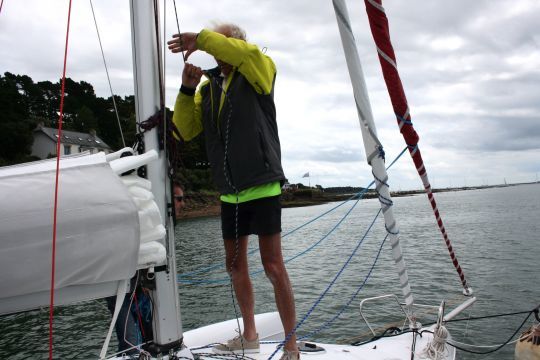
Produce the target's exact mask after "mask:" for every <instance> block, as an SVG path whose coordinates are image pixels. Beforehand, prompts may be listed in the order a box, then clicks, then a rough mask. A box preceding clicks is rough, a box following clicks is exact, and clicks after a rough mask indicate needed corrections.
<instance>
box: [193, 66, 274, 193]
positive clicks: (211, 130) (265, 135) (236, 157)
mask: <svg viewBox="0 0 540 360" xmlns="http://www.w3.org/2000/svg"><path fill="white" fill-rule="evenodd" d="M274 81H275V78H274ZM222 91H223V90H222V79H221V78H220V77H213V78H212V79H210V82H209V83H207V84H206V85H205V86H203V87H202V89H201V95H202V104H201V111H202V123H203V127H204V134H205V140H206V152H207V154H208V160H209V161H210V165H211V167H212V175H213V178H214V182H215V184H216V186H217V188H218V190H219V192H220V193H221V194H234V193H235V192H236V191H242V190H245V189H247V188H250V187H252V186H256V185H263V184H267V183H270V182H274V181H281V182H283V181H284V180H285V175H284V173H283V168H282V166H281V148H280V144H279V137H278V128H277V123H276V107H275V105H274V90H273V88H272V92H271V93H270V94H268V95H261V94H258V93H257V92H256V91H255V90H254V89H253V87H252V86H251V84H250V83H249V82H248V81H247V79H246V78H245V77H244V76H243V75H242V74H240V73H239V72H235V73H234V74H233V79H232V80H231V84H230V85H229V88H228V91H227V96H226V98H225V101H224V103H223V107H222V109H221V113H220V114H219V118H218V113H219V103H220V98H221V92H222Z"/></svg>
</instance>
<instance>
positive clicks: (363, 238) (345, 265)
mask: <svg viewBox="0 0 540 360" xmlns="http://www.w3.org/2000/svg"><path fill="white" fill-rule="evenodd" d="M381 211H382V209H379V211H377V215H375V218H374V219H373V221H372V222H371V224H370V225H369V227H368V229H367V230H366V232H365V233H364V236H362V238H361V239H360V241H359V242H358V244H356V247H355V248H354V250H353V252H352V253H351V255H349V258H348V259H347V261H345V264H343V266H342V267H341V269H340V270H339V271H338V273H337V274H336V275H335V276H334V278H333V279H332V281H331V282H330V284H328V286H327V287H326V289H325V290H324V291H323V292H322V294H321V295H320V296H319V298H318V299H317V300H316V301H315V302H314V303H313V305H312V306H311V308H310V309H309V310H308V312H307V313H306V315H304V317H303V318H302V320H300V321H299V322H298V323H297V324H296V326H295V327H294V329H293V330H292V331H291V332H290V333H289V334H287V336H286V337H285V340H283V341H281V342H280V343H279V345H278V346H277V347H276V350H275V351H274V352H273V353H272V355H270V357H269V358H268V360H270V359H272V358H273V357H274V355H275V354H276V353H277V352H278V351H279V350H280V349H281V348H282V347H283V345H285V343H286V342H287V341H289V340H290V338H291V337H292V336H293V334H295V333H296V331H297V330H298V329H299V328H300V326H302V324H303V323H304V322H305V321H306V320H307V318H308V317H309V316H310V315H311V313H312V312H313V311H314V310H315V308H316V307H317V306H318V305H319V303H320V302H321V301H322V299H324V297H325V296H326V294H327V293H328V291H330V289H331V288H332V286H334V284H335V283H336V281H337V279H338V278H339V277H340V276H341V274H342V273H343V271H344V270H345V268H346V267H347V266H348V265H349V263H350V262H351V260H352V258H353V256H354V255H355V254H356V252H357V251H358V249H359V248H360V245H362V243H363V242H364V240H365V238H366V236H367V234H368V233H369V232H370V231H371V228H372V227H373V225H374V224H375V221H376V220H377V218H378V217H379V215H380V213H381Z"/></svg>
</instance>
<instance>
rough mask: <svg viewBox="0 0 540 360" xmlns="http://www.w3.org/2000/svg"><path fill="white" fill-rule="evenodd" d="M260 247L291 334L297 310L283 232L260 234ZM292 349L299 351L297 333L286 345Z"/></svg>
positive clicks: (280, 309)
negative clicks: (285, 256)
mask: <svg viewBox="0 0 540 360" xmlns="http://www.w3.org/2000/svg"><path fill="white" fill-rule="evenodd" d="M259 248H260V249H261V259H262V263H263V266H264V271H265V272H266V276H268V278H269V279H270V282H271V283H272V285H273V286H274V296H275V298H276V306H277V309H278V312H279V316H280V318H281V322H282V324H283V329H284V331H285V336H287V335H288V334H290V333H291V332H292V331H293V329H294V327H295V325H296V311H295V308H294V295H293V291H292V287H291V282H290V281H289V275H288V274H287V269H285V264H284V263H283V255H282V253H281V233H277V234H273V235H260V236H259ZM284 348H285V349H287V350H290V351H298V348H297V347H296V334H293V335H292V336H291V338H290V339H289V341H288V342H287V343H286V344H285V346H284Z"/></svg>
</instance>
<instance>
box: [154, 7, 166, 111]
mask: <svg viewBox="0 0 540 360" xmlns="http://www.w3.org/2000/svg"><path fill="white" fill-rule="evenodd" d="M157 1H158V0H154V28H155V29H154V30H155V34H156V50H157V51H156V52H157V65H158V79H159V102H160V108H161V109H163V107H164V106H165V99H164V97H163V70H162V66H161V63H162V60H161V49H160V48H159V9H158V2H157Z"/></svg>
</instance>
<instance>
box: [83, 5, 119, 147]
mask: <svg viewBox="0 0 540 360" xmlns="http://www.w3.org/2000/svg"><path fill="white" fill-rule="evenodd" d="M89 1H90V8H91V9H92V17H93V18H94V24H95V25H96V34H97V37H98V41H99V48H100V49H101V57H102V59H103V66H105V73H106V74H107V81H108V82H109V90H110V91H111V98H112V102H113V106H114V113H115V114H116V120H117V121H118V129H119V130H120V136H121V137H122V145H123V146H124V147H126V141H125V140H124V131H123V130H122V125H121V124H120V116H119V115H118V108H117V107H116V100H114V92H113V88H112V85H111V77H110V76H109V69H108V68H107V61H106V60H105V52H104V51H103V45H102V44H101V36H100V35H99V28H98V24H97V20H96V13H95V12H94V5H93V4H92V0H89Z"/></svg>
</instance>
